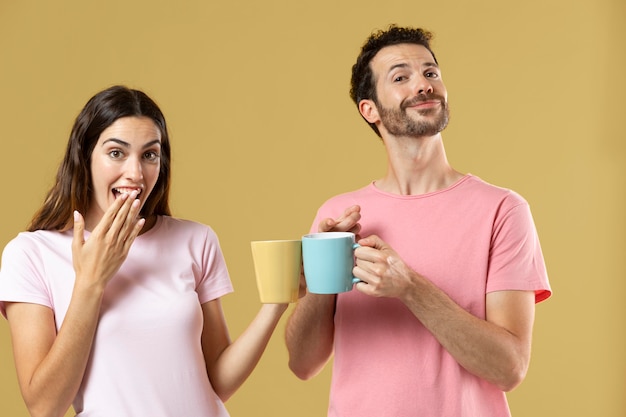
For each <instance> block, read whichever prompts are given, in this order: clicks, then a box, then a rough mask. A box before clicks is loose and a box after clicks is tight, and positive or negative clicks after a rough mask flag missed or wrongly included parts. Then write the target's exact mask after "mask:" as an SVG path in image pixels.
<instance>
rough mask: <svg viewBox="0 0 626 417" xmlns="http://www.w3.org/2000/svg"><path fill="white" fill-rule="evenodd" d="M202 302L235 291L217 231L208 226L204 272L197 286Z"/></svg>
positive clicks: (203, 256) (204, 250)
mask: <svg viewBox="0 0 626 417" xmlns="http://www.w3.org/2000/svg"><path fill="white" fill-rule="evenodd" d="M196 292H197V293H198V299H199V300H200V304H202V303H206V302H207V301H211V300H215V299H217V298H219V297H221V296H223V295H226V294H228V293H231V292H233V285H232V282H231V280H230V275H229V274H228V268H227V267H226V261H225V259H224V255H223V253H222V249H221V247H220V244H219V239H218V237H217V235H216V234H215V232H214V231H213V230H212V229H211V228H210V227H208V226H207V229H206V236H205V239H204V248H203V251H202V272H201V274H200V276H199V280H198V283H197V287H196Z"/></svg>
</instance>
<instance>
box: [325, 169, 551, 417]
mask: <svg viewBox="0 0 626 417" xmlns="http://www.w3.org/2000/svg"><path fill="white" fill-rule="evenodd" d="M354 204H358V205H360V206H361V216H362V217H361V221H360V223H361V226H362V229H361V232H360V235H361V236H363V237H366V236H369V235H372V234H376V235H378V236H379V237H380V238H381V239H382V240H383V241H385V242H387V243H388V244H389V245H390V246H391V247H392V248H393V249H394V250H395V251H396V252H397V253H398V254H399V255H400V257H401V258H402V259H403V260H404V261H405V262H406V263H407V264H408V266H410V267H411V268H412V269H414V270H415V271H417V272H419V273H420V274H422V275H424V276H426V277H427V278H428V279H429V280H431V281H432V282H433V283H434V284H435V285H437V286H438V287H439V288H441V289H442V290H443V291H445V292H446V293H447V294H448V295H449V296H450V297H451V298H452V299H453V300H454V301H456V302H457V303H458V304H459V305H460V306H461V307H463V308H464V309H466V310H467V311H469V312H470V313H472V314H473V315H475V316H476V317H479V318H485V295H486V294H487V293H489V292H492V291H501V290H528V291H534V292H535V298H536V301H537V302H539V301H541V300H544V299H546V298H548V297H549V296H550V294H551V290H550V286H549V283H548V278H547V274H546V269H545V265H544V261H543V256H542V253H541V248H540V246H539V240H538V238H537V234H536V230H535V226H534V223H533V219H532V216H531V213H530V209H529V207H528V204H527V203H526V201H525V200H524V199H523V198H522V197H520V196H519V195H518V194H516V193H514V192H512V191H510V190H505V189H502V188H498V187H495V186H492V185H490V184H487V183H485V182H484V181H482V180H480V179H479V178H477V177H475V176H472V175H466V176H465V177H463V178H462V179H461V180H460V181H458V182H457V183H455V184H454V185H452V186H451V187H449V188H447V189H444V190H441V191H437V192H433V193H429V194H424V195H416V196H401V195H395V194H389V193H385V192H382V191H380V190H379V189H377V188H376V186H375V185H374V184H370V185H368V186H367V187H365V188H362V189H360V190H357V191H354V192H351V193H347V194H343V195H339V196H336V197H334V198H332V199H330V200H329V201H327V202H326V203H325V204H324V205H323V206H322V207H321V208H320V210H319V211H318V214H317V216H316V219H315V221H314V223H313V229H314V230H315V231H316V229H317V224H318V223H319V221H320V220H322V219H324V218H327V217H332V218H337V217H338V216H340V215H341V214H342V213H343V211H344V210H345V209H346V208H348V207H350V206H352V205H354ZM334 351H335V354H334V355H335V356H334V367H333V376H332V383H331V392H330V405H329V411H328V415H329V416H330V417H370V416H371V417H380V416H393V417H418V416H419V417H423V416H433V417H441V416H451V417H452V416H454V417H505V416H509V415H510V412H509V408H508V405H507V402H506V397H505V394H504V393H503V392H502V391H501V390H499V389H498V388H496V387H495V386H494V385H492V384H490V383H488V382H486V381H484V380H482V379H480V378H478V377H476V376H474V375H472V374H470V373H469V372H467V371H466V370H465V369H464V368H462V367H461V366H460V365H459V364H458V363H457V362H456V361H455V360H454V358H453V357H452V356H451V355H450V354H449V353H448V352H447V351H446V350H445V349H444V348H443V347H442V346H441V345H440V344H439V342H438V341H437V340H436V339H435V338H434V337H433V335H432V334H431V333H430V332H429V331H428V330H426V328H425V327H424V326H423V325H422V324H421V323H420V322H419V321H418V320H417V318H416V317H415V316H414V315H413V314H412V313H411V312H410V311H409V309H408V308H407V307H406V306H405V305H404V304H402V303H401V302H400V301H398V300H397V299H389V298H375V297H369V296H366V295H364V294H362V293H360V292H359V291H356V290H353V291H350V292H347V293H343V294H340V295H339V296H338V297H337V310H336V314H335V350H334Z"/></svg>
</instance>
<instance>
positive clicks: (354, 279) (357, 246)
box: [352, 243, 363, 285]
mask: <svg viewBox="0 0 626 417" xmlns="http://www.w3.org/2000/svg"><path fill="white" fill-rule="evenodd" d="M360 247H361V245H359V244H358V243H355V244H353V245H352V250H355V249H356V248H360ZM359 282H363V281H361V280H360V279H358V278H357V277H352V284H353V285H354V284H358V283H359Z"/></svg>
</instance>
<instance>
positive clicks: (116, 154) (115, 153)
mask: <svg viewBox="0 0 626 417" xmlns="http://www.w3.org/2000/svg"><path fill="white" fill-rule="evenodd" d="M109 156H110V157H111V158H114V159H118V158H121V157H122V152H121V151H118V150H112V151H111V152H109Z"/></svg>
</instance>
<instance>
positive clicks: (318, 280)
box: [302, 232, 360, 294]
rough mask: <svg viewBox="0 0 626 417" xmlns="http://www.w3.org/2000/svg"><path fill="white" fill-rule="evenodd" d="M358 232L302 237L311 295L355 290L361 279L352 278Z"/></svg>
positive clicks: (306, 276)
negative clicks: (354, 287) (353, 288)
mask: <svg viewBox="0 0 626 417" xmlns="http://www.w3.org/2000/svg"><path fill="white" fill-rule="evenodd" d="M358 247H359V244H358V243H355V242H354V233H350V232H325V233H312V234H309V235H305V236H302V262H303V264H304V277H305V280H306V285H307V287H308V289H309V292H311V293H315V294H339V293H342V292H346V291H350V290H352V287H353V286H354V284H355V283H357V282H359V281H360V280H359V279H358V278H355V277H354V276H353V275H352V269H353V268H354V250H355V249H356V248H358Z"/></svg>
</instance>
